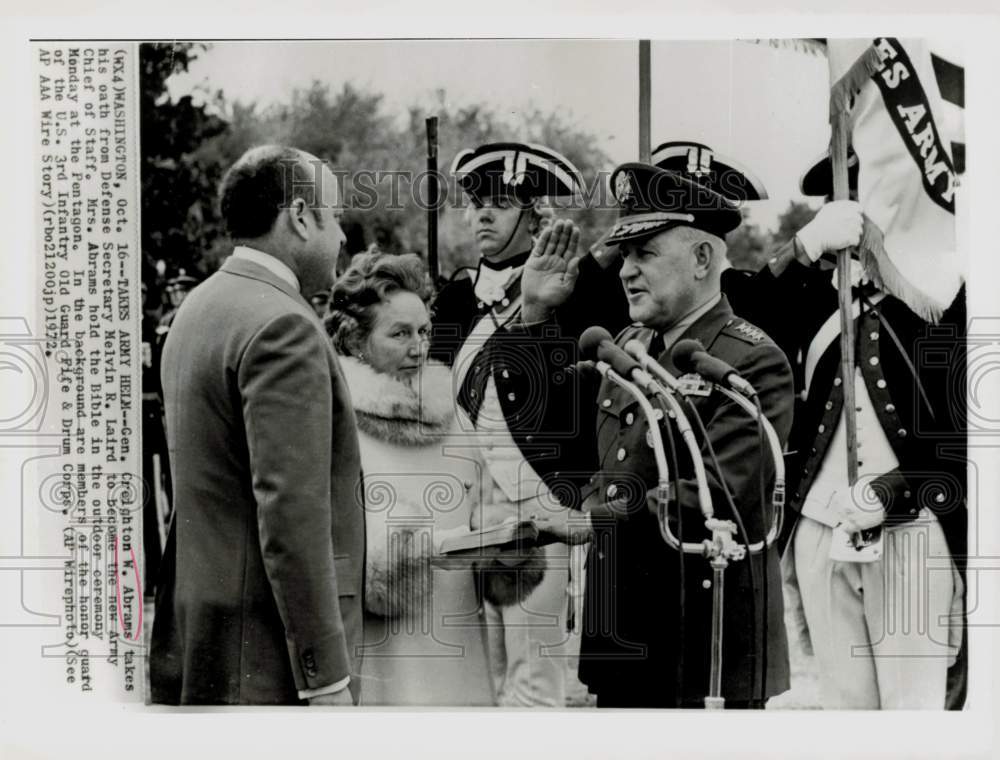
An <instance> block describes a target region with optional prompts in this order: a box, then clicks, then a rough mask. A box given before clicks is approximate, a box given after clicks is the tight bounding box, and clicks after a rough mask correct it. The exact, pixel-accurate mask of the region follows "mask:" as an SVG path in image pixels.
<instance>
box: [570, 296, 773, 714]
mask: <svg viewBox="0 0 1000 760" xmlns="http://www.w3.org/2000/svg"><path fill="white" fill-rule="evenodd" d="M636 337H637V338H639V339H641V340H644V341H645V342H647V344H648V343H649V341H650V338H651V331H650V330H647V329H644V328H640V327H632V328H628V329H626V330H625V331H624V332H623V333H622V334H621V335H620V336H619V337H618V339H617V341H618V343H619V344H623V343H624V342H625V341H627V340H629V339H631V338H636ZM682 337H685V338H695V339H698V340H700V341H701V342H702V343H703V344H704V345H705V347H706V348H707V349H708V350H709V351H710V352H711V353H712V354H713V355H714V356H717V357H719V358H720V359H722V360H723V361H726V362H728V363H729V364H730V365H732V366H733V367H734V368H735V369H736V370H737V371H738V372H739V373H740V374H741V375H742V376H743V377H744V378H746V379H747V380H748V381H750V382H751V383H752V384H753V385H754V386H755V387H756V388H757V390H758V393H759V397H760V401H761V404H762V406H763V410H764V413H765V414H766V416H767V417H768V419H770V420H771V422H772V423H773V424H774V426H775V429H776V430H777V433H778V435H779V437H780V438H781V440H782V441H783V442H784V440H785V439H786V438H787V435H788V432H789V429H790V427H791V424H792V377H791V371H790V369H789V366H788V362H787V361H786V359H785V356H784V354H783V353H782V352H781V350H780V349H779V348H778V347H777V346H776V345H775V344H774V343H773V342H772V341H771V340H770V339H769V338H768V337H767V336H766V335H765V334H763V333H762V332H761V331H759V330H757V329H756V328H754V327H753V326H752V325H749V324H748V323H745V322H744V321H743V320H741V319H739V318H736V317H734V315H733V312H732V310H731V308H730V307H729V304H728V301H727V300H726V298H725V297H723V298H722V299H721V300H720V301H719V303H718V304H716V305H715V306H714V307H712V309H711V310H710V311H708V312H707V313H706V314H704V315H703V316H702V317H701V318H699V319H698V320H697V321H696V322H695V323H694V324H693V325H691V327H690V328H689V329H688V330H687V331H686V332H685V334H684V335H683V336H682ZM669 348H670V347H667V349H666V350H663V351H660V352H659V355H658V356H657V360H658V361H659V362H660V363H661V364H662V365H663V366H664V367H666V368H667V369H668V370H669V371H670V372H672V373H674V374H675V375H678V374H679V373H678V372H677V370H676V368H675V367H674V366H673V364H672V362H671V361H670V355H669ZM593 398H594V397H593V396H591V399H592V400H591V402H590V403H593ZM691 398H692V399H693V401H694V405H695V407H696V409H697V411H698V414H699V416H700V418H701V419H702V420H703V421H704V424H705V427H706V429H707V431H708V438H709V440H710V441H711V444H712V446H713V447H714V450H715V453H716V455H717V457H718V462H719V465H720V467H721V469H722V471H723V473H724V475H725V482H726V484H727V485H728V487H729V489H730V492H731V493H732V497H733V501H734V503H735V505H736V508H737V510H738V511H739V513H740V515H741V516H742V519H743V522H744V524H745V526H746V529H747V531H748V533H749V535H750V541H751V542H755V541H759V540H761V539H762V538H763V536H764V534H765V532H766V530H767V525H765V516H764V511H763V509H762V506H761V500H760V488H761V485H760V476H761V472H763V477H764V481H765V486H764V490H765V493H766V494H767V498H768V506H770V505H769V502H770V493H771V487H772V485H773V478H774V466H773V464H772V462H771V459H770V454H769V453H768V452H767V451H766V450H765V451H764V452H761V451H760V449H759V438H758V429H757V425H756V423H755V422H754V421H753V419H752V418H751V417H750V416H749V415H747V414H746V412H745V411H743V410H742V409H740V408H739V407H737V405H736V404H734V403H733V402H731V401H729V400H728V399H726V398H725V397H724V396H722V395H721V394H719V393H717V392H713V393H711V394H710V395H705V396H692V397H691ZM591 408H593V407H591ZM596 408H597V422H596V426H597V450H598V453H599V459H600V461H599V468H600V469H599V470H598V472H597V474H596V475H595V477H594V479H593V485H592V486H591V489H592V490H594V491H596V493H595V497H592V498H591V499H590V500H589V502H588V503H595V502H597V503H600V504H602V505H603V506H601V507H599V508H598V509H596V510H594V511H593V512H592V519H593V521H594V532H595V536H594V540H593V542H592V544H591V547H590V553H589V556H588V563H587V589H586V605H585V610H584V621H585V623H584V632H583V642H582V645H581V651H580V678H581V680H582V681H583V682H584V683H586V684H587V685H588V686H589V688H590V690H591V691H592V692H595V693H597V695H598V701H599V704H600V703H601V701H602V699H604V698H605V697H609V699H607V700H606V703H607V704H611V705H622V706H637V707H641V706H647V707H672V706H675V705H677V704H683V705H686V706H700V700H701V699H702V698H703V697H704V696H705V695H706V694H707V692H708V679H709V665H710V642H711V611H712V604H711V603H712V590H711V577H712V574H711V569H710V566H709V564H708V562H707V560H705V559H704V558H703V557H700V556H697V555H685V556H684V557H683V570H682V564H681V557H680V556H679V554H678V552H676V551H674V550H673V549H671V548H669V547H668V546H667V544H666V543H665V541H664V540H663V538H662V537H661V535H660V532H659V526H658V523H657V520H656V518H655V517H654V516H653V514H651V512H650V511H649V510H648V508H647V505H646V494H647V491H648V490H649V489H652V488H653V487H654V486H655V485H656V483H657V469H656V463H655V460H654V458H653V453H652V448H651V446H650V445H649V444H648V443H647V426H646V424H645V420H644V417H643V416H642V414H641V410H640V408H639V406H638V402H636V401H635V400H634V399H633V397H631V396H630V395H628V394H627V393H626V392H625V391H622V390H621V389H619V388H618V387H617V386H614V385H612V384H610V383H609V382H607V381H604V382H603V383H602V384H601V386H600V389H599V392H598V395H597V406H596ZM688 416H689V417H690V416H691V415H690V412H689V414H688ZM692 424H695V423H694V422H692ZM696 431H697V426H696ZM696 435H698V439H699V442H700V444H701V447H702V454H703V459H704V461H705V465H706V470H707V472H708V480H709V485H710V489H711V493H712V501H713V505H714V509H715V515H716V516H717V517H720V518H723V519H732V512H731V510H730V509H729V507H728V506H727V502H726V499H725V496H724V494H723V490H722V485H721V481H720V479H719V477H718V474H717V472H716V471H715V470H714V468H713V466H712V464H711V458H710V456H709V455H708V454H707V449H706V447H705V441H704V439H703V437H702V435H701V434H700V433H699V432H696ZM675 437H676V438H677V442H678V448H677V460H678V462H679V466H678V472H677V476H678V477H679V478H680V480H679V483H678V485H679V488H678V489H677V492H676V493H677V498H676V499H675V500H673V503H672V505H671V514H672V515H673V517H672V522H673V523H674V528H673V530H674V532H675V534H676V533H677V532H678V531H680V535H681V537H682V539H683V540H686V541H700V540H702V539H704V538H707V537H709V536H710V534H709V533H708V532H707V531H706V530H705V528H704V518H703V516H702V514H701V511H700V509H699V507H698V497H697V488H696V485H695V481H694V477H693V469H692V465H691V461H690V458H689V457H688V455H687V450H686V448H684V447H683V446H681V444H680V436H679V435H676V434H675ZM672 477H673V476H672ZM678 503H679V505H680V508H679V510H678V507H677V504H678ZM608 505H615V506H612V507H610V508H609V507H608ZM770 512H771V510H770V509H768V513H769V514H770ZM678 514H680V516H681V518H682V519H681V523H682V524H681V525H680V526H678V525H677V520H676V518H677V515H678ZM736 540H737V541H739V542H740V543H745V542H744V539H742V538H741V537H739V535H738V534H737V537H736ZM749 556H750V555H748V557H749ZM751 562H753V565H754V567H755V569H756V575H757V590H758V594H757V597H756V619H754V618H753V616H752V614H751V613H752V607H753V605H752V600H753V595H752V594H751V588H752V583H751V570H750V563H751ZM682 572H683V576H682ZM682 577H683V582H682ZM725 577H726V585H725V598H724V605H725V614H724V617H723V621H724V622H723V625H724V637H723V647H724V652H723V685H722V694H723V696H724V697H725V698H726V699H727V700H729V701H738V702H744V703H750V702H752V701H754V700H758V701H759V700H760V699H761V698H762V697H763V698H766V697H768V696H771V695H774V694H778V693H780V692H782V691H785V690H786V689H787V688H788V681H789V669H788V649H787V641H786V637H785V629H784V623H783V619H782V618H783V604H782V596H781V576H780V570H779V566H778V553H777V551H775V550H771V551H768V552H767V553H766V556H765V555H754V556H753V558H752V559H748V558H747V559H743V560H740V561H736V562H733V563H732V564H730V566H729V568H728V569H727V570H726V575H725ZM682 593H683V596H684V601H683V605H684V609H683V612H682V610H681V595H682ZM682 627H683V631H682ZM754 638H756V642H757V657H756V661H754V659H753V658H754V646H753V641H754ZM680 666H682V670H683V672H681V669H680ZM765 673H766V681H765V680H764V674H765ZM678 676H681V678H679V677H678Z"/></svg>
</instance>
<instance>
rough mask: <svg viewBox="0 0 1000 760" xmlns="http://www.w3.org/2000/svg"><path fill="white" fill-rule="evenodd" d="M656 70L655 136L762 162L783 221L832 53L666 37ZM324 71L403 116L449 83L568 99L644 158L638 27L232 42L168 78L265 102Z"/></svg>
mask: <svg viewBox="0 0 1000 760" xmlns="http://www.w3.org/2000/svg"><path fill="white" fill-rule="evenodd" d="M651 72H652V86H651V89H652V106H651V111H652V113H651V122H652V126H651V129H652V142H653V147H654V148H655V147H656V146H657V145H658V144H659V143H661V142H666V141H668V140H683V139H688V140H695V141H698V142H702V143H705V144H707V145H709V146H710V147H712V148H713V149H714V150H715V151H717V152H719V153H721V154H724V155H726V156H729V157H731V158H733V159H735V160H737V161H738V162H740V163H741V164H742V165H744V166H746V167H747V168H749V169H751V170H752V171H753V172H755V173H756V174H757V176H758V177H759V179H760V180H761V181H762V182H763V184H764V186H765V187H766V188H767V190H768V193H769V195H770V198H771V200H769V201H764V202H761V203H757V204H752V206H751V209H750V219H751V221H753V222H755V223H757V224H761V225H762V226H764V227H768V228H770V227H773V226H774V225H775V224H776V220H777V215H778V213H780V212H781V211H782V210H783V209H784V208H785V207H786V206H787V204H788V202H789V200H792V199H798V200H801V196H799V195H798V191H797V187H798V180H799V177H800V176H801V175H802V173H803V172H804V171H805V169H806V168H807V167H808V166H809V165H810V164H811V163H812V162H813V161H815V160H816V159H817V158H818V157H819V156H820V154H821V153H822V152H823V151H824V150H825V148H826V144H827V141H828V139H829V126H828V124H827V92H828V89H827V88H828V84H827V82H828V76H827V66H826V60H825V59H824V58H822V57H819V56H816V55H812V54H809V53H804V52H801V51H798V50H794V49H789V48H781V49H778V48H775V47H772V46H769V45H767V44H752V43H749V42H739V41H718V42H714V41H693V42H688V41H660V42H653V43H652V48H651ZM313 80H319V81H321V82H325V83H328V84H329V85H330V86H331V88H332V89H333V90H334V91H336V90H338V89H340V87H341V86H342V85H343V84H344V83H345V82H351V83H353V84H354V85H356V86H358V87H360V88H363V89H365V90H368V91H374V92H380V93H382V94H383V95H384V98H385V99H384V103H385V107H386V109H387V111H388V112H389V113H393V114H396V115H397V116H398V117H399V118H402V117H403V115H404V114H405V112H406V108H407V107H408V106H410V105H414V104H423V105H426V106H428V107H430V106H431V105H433V104H436V103H437V102H438V94H437V93H438V91H439V90H444V91H445V93H446V98H447V102H448V104H449V105H464V104H471V103H477V102H481V103H487V104H488V105H490V106H492V107H493V108H494V109H496V110H498V111H506V110H509V111H511V112H517V111H519V110H522V109H525V108H527V107H530V106H538V107H540V108H542V109H551V110H557V111H559V112H561V113H562V114H564V115H565V116H566V117H567V118H569V119H571V120H573V121H575V122H576V123H577V124H578V126H579V127H581V128H584V129H586V130H588V131H590V132H591V133H592V134H594V135H595V136H597V138H598V140H599V143H600V145H601V147H602V148H603V149H604V150H605V152H606V153H607V154H608V155H609V156H611V158H612V159H613V160H614V161H615V163H620V162H624V161H631V160H637V158H638V45H637V43H636V42H635V41H631V40H389V41H356V40H350V41H347V40H345V41H332V42H224V43H216V44H215V45H214V46H213V47H212V48H211V49H210V50H209V51H207V52H205V53H202V54H201V56H200V58H199V59H198V60H196V61H195V62H194V63H193V64H192V65H191V69H190V71H189V72H187V73H186V74H183V75H179V76H176V77H173V78H172V79H171V81H170V83H169V86H170V91H171V95H173V96H175V97H176V96H180V95H183V94H187V93H194V94H196V95H198V94H199V93H201V92H205V91H215V90H219V89H221V90H222V91H223V93H224V94H225V96H226V98H227V99H229V100H240V101H243V102H257V103H258V104H260V105H261V106H266V105H268V104H270V103H275V102H281V101H283V100H285V99H287V98H288V96H289V94H290V92H291V91H292V90H293V89H294V88H296V87H306V86H308V85H309V84H310V83H311V82H312V81H313ZM511 137H512V139H518V136H517V135H512V136H511ZM470 147H472V146H470ZM551 147H553V148H555V149H556V150H558V149H559V146H551Z"/></svg>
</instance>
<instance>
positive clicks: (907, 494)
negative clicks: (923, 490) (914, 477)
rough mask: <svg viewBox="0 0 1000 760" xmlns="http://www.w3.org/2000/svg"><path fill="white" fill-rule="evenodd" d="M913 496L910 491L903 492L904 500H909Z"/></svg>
mask: <svg viewBox="0 0 1000 760" xmlns="http://www.w3.org/2000/svg"><path fill="white" fill-rule="evenodd" d="M912 495H913V494H912V493H910V491H909V490H906V491H903V498H904V499H909V498H910V497H911V496H912Z"/></svg>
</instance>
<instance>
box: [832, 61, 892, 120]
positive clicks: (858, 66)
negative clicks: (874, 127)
mask: <svg viewBox="0 0 1000 760" xmlns="http://www.w3.org/2000/svg"><path fill="white" fill-rule="evenodd" d="M881 68H882V57H881V56H880V55H879V54H878V50H876V49H875V46H874V45H872V46H871V47H869V48H868V49H867V50H865V52H864V53H862V54H861V55H860V56H859V58H858V60H856V61H855V62H854V63H853V64H851V68H849V69H848V70H847V71H846V72H845V73H844V75H843V76H842V77H841V78H840V79H838V80H837V82H836V83H835V84H834V85H833V87H831V88H830V121H831V122H832V121H833V118H834V116H835V115H837V114H844V113H847V112H848V111H849V110H850V108H851V98H853V97H854V93H856V92H858V91H859V90H860V89H861V87H862V85H864V83H865V82H867V81H868V80H869V79H871V77H872V74H874V73H875V72H876V71H879V70H880V69H881Z"/></svg>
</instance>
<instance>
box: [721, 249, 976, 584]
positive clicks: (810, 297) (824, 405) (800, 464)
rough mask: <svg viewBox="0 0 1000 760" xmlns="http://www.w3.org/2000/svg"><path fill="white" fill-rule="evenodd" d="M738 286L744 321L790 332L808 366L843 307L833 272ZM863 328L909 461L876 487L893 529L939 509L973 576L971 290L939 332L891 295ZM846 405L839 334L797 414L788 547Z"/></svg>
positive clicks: (881, 397)
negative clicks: (816, 343)
mask: <svg viewBox="0 0 1000 760" xmlns="http://www.w3.org/2000/svg"><path fill="white" fill-rule="evenodd" d="M729 285H730V287H731V290H738V291H739V292H738V295H736V298H737V299H738V300H737V301H736V303H737V304H738V305H737V306H736V310H737V313H742V314H743V315H746V316H748V318H752V319H754V320H755V321H756V322H757V323H758V324H761V325H762V326H763V327H764V329H769V328H770V326H771V324H772V323H780V324H781V325H782V326H781V327H778V328H777V330H778V332H779V334H781V335H782V336H783V341H784V345H783V346H782V348H783V349H784V350H785V351H786V352H787V353H788V355H789V356H796V355H799V356H801V357H803V363H804V357H805V356H806V355H807V353H808V351H809V346H810V344H811V342H812V340H813V339H814V338H815V337H816V332H817V330H818V329H819V327H820V326H821V325H822V323H823V322H825V321H826V319H827V318H828V317H829V316H830V315H831V314H833V313H834V312H835V311H836V310H837V308H838V303H837V293H836V289H835V288H834V287H833V285H832V282H831V274H830V272H829V271H826V272H820V271H818V270H817V269H815V268H807V267H804V266H802V265H801V264H799V263H798V262H793V263H791V264H789V266H788V268H787V269H786V270H785V271H784V272H783V273H782V275H781V276H779V277H775V276H773V275H772V274H771V272H770V270H769V269H768V268H766V267H765V268H764V269H763V270H761V272H760V273H758V274H757V275H754V276H753V277H751V278H741V280H740V282H738V283H737V284H736V285H734V284H733V283H732V282H730V283H729ZM855 292H856V293H857V292H858V289H855ZM734 295H735V294H734ZM866 299H867V297H866ZM797 309H800V310H801V312H799V311H796V310H797ZM800 313H801V318H800ZM751 315H752V316H751ZM855 327H856V329H857V337H856V344H855V361H856V362H857V366H858V367H859V368H860V369H861V373H862V376H863V378H864V382H865V387H866V389H867V390H868V394H869V396H870V397H871V400H872V402H873V406H874V409H875V412H876V415H877V417H878V421H879V424H880V426H881V428H882V430H883V431H884V433H885V435H886V438H887V439H888V441H889V444H890V446H891V447H892V451H893V453H894V454H895V456H896V459H897V460H898V461H899V466H898V467H897V468H895V469H894V470H892V471H891V472H887V473H880V474H879V476H878V477H877V478H875V480H874V482H873V483H872V488H873V489H875V491H876V493H877V494H878V496H879V499H880V501H881V502H882V503H883V505H884V506H885V509H886V525H896V524H901V523H906V522H909V521H912V520H914V519H916V517H917V515H918V514H919V512H920V510H921V509H922V508H924V507H927V508H929V509H930V510H931V511H933V512H934V513H935V515H936V516H937V518H938V521H939V522H940V524H941V527H942V529H943V531H944V534H945V538H946V539H947V541H948V548H949V551H950V552H951V554H952V557H953V558H954V559H955V562H956V565H957V566H958V568H959V570H960V571H962V572H964V555H965V553H966V544H967V539H966V525H967V517H966V515H967V513H966V507H965V503H966V467H967V465H966V463H967V445H966V395H965V394H966V390H965V388H966V381H965V378H966V365H965V361H966V358H965V356H966V343H965V334H966V332H965V292H964V289H963V290H962V291H960V292H959V294H958V296H957V297H956V299H955V302H954V303H953V304H952V306H951V307H950V308H949V309H948V310H947V311H946V312H945V314H944V316H943V317H942V319H941V321H940V323H939V324H938V325H931V324H929V323H927V322H925V321H924V320H922V319H920V318H919V317H918V316H916V315H915V314H914V313H913V312H912V311H911V310H910V309H909V307H907V306H906V304H904V303H903V302H902V301H900V300H899V299H897V298H895V297H893V296H889V295H887V296H885V298H883V299H882V300H881V301H879V302H878V303H875V304H871V302H870V299H868V300H865V299H863V300H862V307H861V311H860V316H859V318H858V319H857V320H856V321H855ZM843 400H844V397H843V378H842V377H841V369H840V339H839V334H838V336H837V338H836V339H834V340H833V341H831V343H830V345H829V346H828V347H827V348H826V350H825V351H824V352H823V354H822V355H821V358H820V359H819V362H818V364H817V365H816V369H815V371H814V373H813V376H812V378H811V382H810V384H809V387H808V395H807V396H806V398H805V400H804V402H803V403H802V404H801V405H800V407H799V409H798V410H797V412H796V415H797V416H796V422H795V426H794V429H793V431H792V436H791V440H790V442H789V456H788V458H787V470H788V474H789V484H788V502H787V508H788V509H789V510H790V512H791V513H790V514H789V515H787V516H786V520H785V530H784V531H783V544H782V545H784V541H787V539H788V537H789V536H790V535H791V532H792V530H793V529H794V526H795V522H796V520H797V519H798V515H799V511H800V510H801V506H802V502H803V501H804V499H805V497H806V494H808V492H809V488H810V487H811V486H812V483H813V480H814V479H815V477H816V474H817V473H818V472H819V469H820V465H821V464H822V462H823V458H824V456H825V454H826V452H827V449H828V448H829V446H830V443H831V441H832V439H833V434H834V431H835V430H836V427H837V422H838V420H839V418H840V414H841V410H842V409H843ZM858 457H859V460H860V461H861V462H862V465H861V466H860V467H859V471H860V472H861V473H864V472H865V468H864V465H863V461H864V451H863V449H862V450H860V451H859V453H858Z"/></svg>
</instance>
